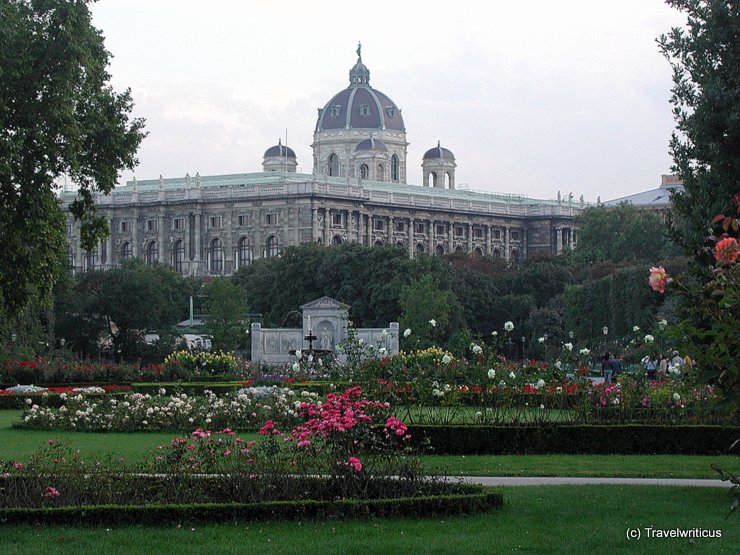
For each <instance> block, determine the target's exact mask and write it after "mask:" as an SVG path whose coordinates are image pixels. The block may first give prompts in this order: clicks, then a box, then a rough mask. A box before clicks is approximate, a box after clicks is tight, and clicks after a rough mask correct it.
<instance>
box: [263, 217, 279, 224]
mask: <svg viewBox="0 0 740 555" xmlns="http://www.w3.org/2000/svg"><path fill="white" fill-rule="evenodd" d="M265 223H266V224H267V225H277V223H278V215H277V214H267V215H266V216H265Z"/></svg>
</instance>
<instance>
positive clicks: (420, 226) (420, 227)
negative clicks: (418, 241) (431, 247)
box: [414, 222, 427, 233]
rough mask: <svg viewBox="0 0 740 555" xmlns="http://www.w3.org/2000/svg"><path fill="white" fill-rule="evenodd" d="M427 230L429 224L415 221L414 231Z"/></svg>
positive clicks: (421, 231)
mask: <svg viewBox="0 0 740 555" xmlns="http://www.w3.org/2000/svg"><path fill="white" fill-rule="evenodd" d="M426 230H427V225H426V224H425V223H419V222H417V223H415V224H414V231H415V232H416V233H424V232H425V231H426Z"/></svg>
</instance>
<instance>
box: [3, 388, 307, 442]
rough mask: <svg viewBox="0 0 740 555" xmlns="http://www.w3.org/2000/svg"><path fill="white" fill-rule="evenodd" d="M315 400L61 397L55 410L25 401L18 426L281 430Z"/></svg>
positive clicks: (272, 394)
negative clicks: (270, 424) (269, 423)
mask: <svg viewBox="0 0 740 555" xmlns="http://www.w3.org/2000/svg"><path fill="white" fill-rule="evenodd" d="M315 396H316V395H315V394H312V393H308V392H302V393H296V392H295V391H294V390H292V389H288V388H277V387H266V388H244V389H242V390H240V391H238V392H236V393H233V394H227V395H224V396H222V397H218V396H217V395H216V394H215V393H213V392H210V391H209V392H206V394H205V395H200V396H189V395H187V394H186V393H180V394H173V395H168V394H167V392H166V390H164V389H160V391H159V392H158V393H157V394H156V395H149V394H142V393H132V394H128V395H125V396H123V397H121V396H116V397H115V398H110V399H107V398H89V397H85V396H83V395H67V394H66V393H62V394H60V398H61V400H62V401H63V402H64V404H63V405H62V406H61V407H58V408H56V407H50V406H46V407H44V406H40V405H38V404H36V403H34V402H33V400H31V399H29V400H27V401H26V406H25V410H24V412H23V415H22V418H21V422H20V423H19V424H18V426H19V427H22V428H28V429H46V430H50V429H70V430H80V431H86V432H97V431H109V432H127V431H159V430H187V429H192V428H193V427H196V426H200V427H203V428H209V427H211V426H213V427H223V428H226V427H231V428H237V429H243V430H250V429H251V430H256V429H257V428H259V426H260V425H261V423H262V422H264V420H265V419H266V418H270V419H272V420H274V421H276V422H280V423H281V424H293V423H295V422H297V420H298V414H297V409H298V406H299V405H300V403H301V401H302V400H308V399H312V398H314V397H315Z"/></svg>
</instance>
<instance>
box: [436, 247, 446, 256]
mask: <svg viewBox="0 0 740 555" xmlns="http://www.w3.org/2000/svg"><path fill="white" fill-rule="evenodd" d="M434 252H435V253H436V254H437V256H444V254H445V248H444V247H443V246H442V245H437V247H436V248H435V249H434Z"/></svg>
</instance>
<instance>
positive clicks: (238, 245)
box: [61, 48, 583, 276]
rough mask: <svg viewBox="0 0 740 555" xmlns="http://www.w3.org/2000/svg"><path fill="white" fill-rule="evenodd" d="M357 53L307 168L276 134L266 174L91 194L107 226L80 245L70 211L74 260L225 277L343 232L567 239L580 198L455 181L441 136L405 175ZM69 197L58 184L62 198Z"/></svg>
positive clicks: (517, 255)
mask: <svg viewBox="0 0 740 555" xmlns="http://www.w3.org/2000/svg"><path fill="white" fill-rule="evenodd" d="M357 53H358V60H357V64H355V66H354V67H353V68H352V69H351V70H350V85H349V87H348V88H347V89H344V90H342V91H340V92H339V93H337V94H336V95H334V96H333V97H332V99H331V100H330V101H329V102H328V103H327V104H326V105H325V106H324V108H323V109H320V110H319V116H318V120H317V124H316V130H315V132H314V143H313V145H312V146H313V151H314V173H313V174H311V175H308V174H298V173H296V167H297V160H296V157H295V153H294V152H293V150H292V149H290V148H288V147H287V145H282V144H278V145H276V146H273V147H270V148H269V149H268V150H267V151H266V152H265V154H264V156H263V172H261V173H251V174H249V173H247V174H236V175H220V176H208V177H205V176H204V177H201V176H200V175H198V174H196V175H195V177H191V176H190V175H186V176H185V177H184V178H175V179H164V178H163V177H162V176H160V177H159V179H158V180H148V181H136V180H134V181H130V182H128V183H127V184H126V185H125V186H123V187H117V188H116V189H115V190H114V191H113V193H112V194H111V195H109V196H99V197H98V198H97V199H96V200H97V205H98V207H99V210H100V211H101V212H102V213H103V214H104V215H105V216H106V218H107V220H108V222H109V224H110V229H111V234H110V237H109V238H108V239H107V240H106V241H104V242H103V243H102V244H100V245H98V247H97V249H95V250H94V251H92V252H84V251H83V250H82V248H81V246H80V236H79V224H78V223H76V222H75V221H74V219H73V218H72V216H71V214H69V211H67V214H68V221H67V240H68V258H69V263H70V265H71V266H72V268H73V269H74V270H75V271H85V270H89V269H93V268H111V267H115V266H117V265H118V264H119V263H120V261H121V260H122V259H124V258H127V257H131V256H133V257H138V258H142V259H144V260H145V261H146V262H148V263H154V262H161V263H164V264H169V265H171V266H172V267H174V268H175V269H176V270H177V271H178V272H179V273H181V274H183V275H191V276H228V275H231V274H232V273H233V272H234V271H236V270H237V269H238V268H239V267H241V266H245V265H248V264H251V263H252V261H253V260H256V259H258V258H265V257H272V256H279V255H280V252H281V251H282V249H284V248H285V247H288V246H293V245H301V244H305V243H318V244H321V245H326V246H331V245H337V244H340V243H344V242H346V241H350V242H356V243H361V244H363V245H368V246H373V245H380V244H394V245H400V246H401V247H403V248H404V249H406V250H407V251H408V254H409V256H411V257H414V256H416V255H417V254H420V253H426V254H430V255H432V256H437V255H443V254H449V253H454V252H462V253H468V254H472V255H477V256H493V257H499V258H502V259H505V260H506V261H507V262H517V261H519V260H522V259H525V258H526V257H527V256H530V255H531V254H533V253H535V252H545V253H549V254H558V253H560V252H562V250H563V249H568V248H573V246H574V244H575V241H576V233H575V229H574V218H575V216H576V215H577V214H578V213H580V211H581V209H582V207H583V204H582V203H581V204H580V205H576V204H574V203H573V202H572V196H570V197H569V199H568V200H567V201H561V200H560V199H559V200H558V201H557V202H555V201H539V200H532V199H528V198H526V197H524V196H521V195H516V194H497V193H481V192H473V191H469V190H460V188H459V187H458V188H456V186H455V167H456V163H455V157H454V155H453V154H452V152H451V151H450V150H448V149H446V148H442V147H441V146H440V145H439V143H438V144H437V147H435V148H432V149H430V150H428V151H427V152H426V154H425V155H424V160H423V164H422V169H423V185H424V186H414V185H407V184H406V169H407V154H406V147H407V145H408V143H407V142H406V129H405V124H404V122H403V118H402V116H401V111H400V109H399V108H398V107H397V106H396V105H395V104H394V103H393V101H391V100H390V99H389V98H388V97H387V96H386V95H384V94H383V93H381V92H379V91H377V90H375V89H373V88H372V87H370V84H369V83H370V72H369V70H368V69H367V67H365V66H364V64H363V63H362V60H361V58H360V56H359V55H360V49H359V48H358V51H357ZM74 196H75V195H74V193H72V192H65V193H62V194H61V202H62V206H63V207H65V208H66V207H68V206H69V203H70V202H71V201H72V200H74Z"/></svg>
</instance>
